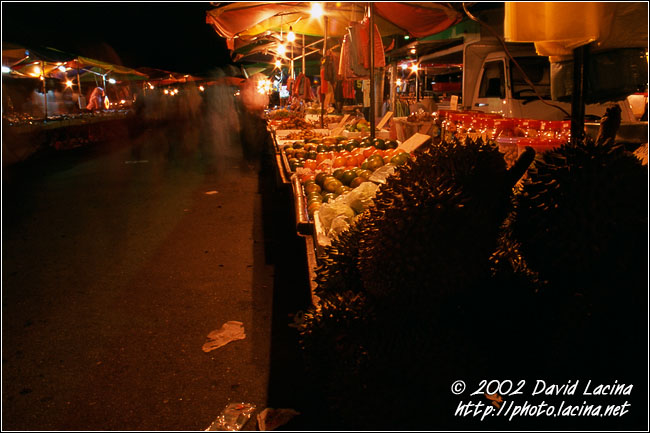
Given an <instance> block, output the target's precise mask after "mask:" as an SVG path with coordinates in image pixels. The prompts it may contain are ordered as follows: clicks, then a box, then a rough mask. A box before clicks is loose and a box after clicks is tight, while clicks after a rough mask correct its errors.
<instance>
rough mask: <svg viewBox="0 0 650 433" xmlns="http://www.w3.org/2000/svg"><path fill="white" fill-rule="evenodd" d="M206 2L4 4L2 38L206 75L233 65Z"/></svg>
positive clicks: (130, 64) (96, 56) (135, 65)
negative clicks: (207, 14)
mask: <svg viewBox="0 0 650 433" xmlns="http://www.w3.org/2000/svg"><path fill="white" fill-rule="evenodd" d="M212 8H213V6H211V5H210V3H209V2H195V3H180V2H179V3H177V2H173V3H163V2H100V3H90V2H49V3H36V2H17V3H7V2H3V3H2V40H3V42H9V43H16V44H24V45H27V46H47V47H51V48H56V49H59V50H62V51H67V52H70V53H75V54H80V55H84V56H86V57H91V58H95V59H98V60H104V61H107V62H110V63H116V64H121V65H124V66H128V67H131V68H138V67H143V66H146V67H151V68H158V69H164V70H168V71H172V72H183V73H195V74H199V73H209V72H210V71H212V70H214V69H215V68H218V67H220V66H224V65H226V64H228V63H231V61H230V56H229V53H228V50H227V48H226V42H225V40H224V39H223V38H221V37H219V36H218V35H217V33H216V32H215V31H214V30H213V29H212V28H211V27H210V26H209V25H208V24H206V23H205V12H206V11H207V10H210V9H212Z"/></svg>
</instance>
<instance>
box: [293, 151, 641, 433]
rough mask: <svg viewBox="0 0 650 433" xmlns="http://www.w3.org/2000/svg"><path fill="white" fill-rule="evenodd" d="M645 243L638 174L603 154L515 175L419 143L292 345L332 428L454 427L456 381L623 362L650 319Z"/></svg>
mask: <svg viewBox="0 0 650 433" xmlns="http://www.w3.org/2000/svg"><path fill="white" fill-rule="evenodd" d="M526 172H527V174H528V176H526V178H525V179H524V180H523V181H522V182H519V181H520V179H521V178H522V176H523V175H524V173H526ZM647 234H648V221H647V166H643V165H642V164H641V163H640V161H639V160H638V159H637V158H636V157H635V156H633V155H632V154H630V153H627V152H625V151H624V150H623V149H622V148H621V147H620V146H616V145H615V144H614V143H613V142H612V141H609V142H607V143H605V144H601V145H596V144H595V143H594V142H593V141H591V140H589V139H587V140H586V141H583V142H580V143H578V144H577V145H569V144H567V145H564V146H562V147H560V148H557V149H554V150H553V151H551V152H546V153H544V154H541V155H539V154H538V155H535V152H534V151H533V149H531V148H527V149H526V151H525V152H524V153H522V155H521V156H520V157H519V159H518V161H517V163H516V164H515V165H514V166H513V167H512V168H510V169H507V168H506V163H505V161H504V158H503V155H502V154H501V153H499V151H498V149H497V147H496V146H495V145H494V144H493V143H491V142H488V143H484V142H482V141H481V140H480V139H479V140H478V141H473V140H471V139H467V140H465V141H463V142H460V141H457V140H456V141H451V142H447V141H443V142H439V141H438V142H436V143H431V144H429V145H428V146H427V147H426V148H425V149H424V150H423V151H420V152H418V153H417V155H416V157H415V158H413V159H412V160H411V161H409V162H408V163H407V164H406V165H404V166H402V167H398V169H397V171H396V173H395V175H393V176H392V177H390V178H389V179H388V181H387V182H386V184H384V185H382V186H381V187H380V189H379V190H378V192H377V196H376V199H375V205H374V206H373V207H371V208H370V209H368V210H367V211H365V212H364V213H363V214H362V215H360V218H359V219H358V220H357V221H356V222H355V223H354V224H353V225H352V226H351V227H350V229H349V230H347V231H345V232H343V233H342V234H341V235H340V236H339V237H338V238H337V239H335V240H334V241H333V242H332V245H331V246H330V247H328V248H327V249H326V255H325V257H323V258H322V259H321V261H320V263H321V265H320V267H319V268H318V269H317V272H316V274H317V277H316V282H317V293H316V294H317V296H318V297H319V298H320V300H321V302H320V304H319V305H318V306H316V307H314V308H312V309H311V310H310V311H308V312H307V313H306V314H305V320H304V321H303V323H302V324H301V326H300V328H299V333H300V343H301V345H302V348H303V349H304V355H305V361H306V365H307V368H308V369H309V371H310V373H311V377H312V378H313V388H314V390H316V391H317V392H320V393H321V397H322V398H323V401H325V402H326V404H325V405H326V406H327V408H323V410H324V411H325V412H327V411H329V412H327V413H329V414H330V415H331V416H332V418H331V419H336V420H339V421H340V425H338V426H336V425H334V426H331V427H332V428H336V427H342V428H363V429H374V428H380V429H386V428H399V429H412V428H413V429H421V428H422V427H423V424H422V423H424V422H426V421H427V420H430V417H431V412H432V410H434V411H435V414H436V415H435V416H436V417H437V418H436V419H437V422H438V424H437V426H438V427H440V426H444V425H445V422H449V426H451V427H453V426H458V419H457V418H454V417H453V414H454V410H455V406H453V407H452V405H454V404H457V401H456V400H453V399H450V398H449V397H450V394H449V387H450V386H451V383H452V382H453V381H454V380H455V379H457V378H463V379H464V380H465V381H466V382H467V383H470V382H472V380H473V379H476V380H475V381H473V382H472V383H475V384H477V383H478V382H479V379H486V378H494V377H506V376H507V377H523V376H526V375H531V376H536V375H537V376H539V377H541V376H542V375H543V374H542V373H546V374H548V373H549V370H548V369H549V368H551V369H552V368H556V369H558V370H560V369H564V370H562V372H563V373H565V374H569V373H570V372H569V371H567V369H568V368H569V367H568V364H571V362H568V360H569V359H570V360H572V361H576V360H577V362H578V363H580V364H579V368H580V369H581V371H582V372H583V373H584V371H585V370H587V371H590V372H593V373H594V374H596V373H598V372H600V370H599V367H602V366H603V365H605V364H607V363H610V364H609V365H611V356H605V354H606V353H607V350H608V348H611V347H612V346H615V347H616V350H618V351H619V352H618V353H624V354H625V355H627V356H633V355H634V354H636V351H637V349H636V348H635V347H634V343H635V342H636V341H637V339H638V338H639V337H637V335H638V333H637V334H634V333H632V332H628V333H627V334H626V335H625V337H621V338H616V335H617V333H621V332H623V331H624V330H625V329H627V327H631V326H636V325H637V324H638V325H641V324H642V323H643V322H642V319H644V318H645V317H647V311H646V312H645V314H643V311H642V310H643V307H644V306H645V305H647V290H646V287H647V280H646V277H647V259H648V257H647V249H646V246H647V244H646V242H647ZM644 299H645V302H644ZM611 320H618V322H617V323H616V324H615V325H612V323H611ZM637 322H638V323H637ZM608 326H609V328H608ZM597 340H599V341H600V344H599V345H598V348H594V347H593V346H590V345H593V344H594V343H595V342H596V341H597ZM646 343H647V340H646ZM646 347H647V346H646ZM641 349H642V348H641ZM639 350H640V349H639ZM641 351H642V350H641ZM596 356H603V358H602V359H598V361H597V362H591V361H590V360H591V358H592V357H596ZM640 359H643V358H642V357H641V358H640ZM588 361H589V362H591V363H590V364H589V365H587V366H586V365H585V363H586V362H588ZM571 365H573V364H571ZM576 368H578V367H576ZM542 370H543V371H542ZM569 370H570V369H569ZM609 371H610V372H611V370H609ZM517 374H520V375H521V376H517ZM404 405H408V407H411V408H413V410H412V413H411V415H410V416H409V417H406V418H405V417H404V416H403V415H404V414H403V413H399V412H398V413H396V412H395V411H394V408H395V407H403V406H404ZM432 408H434V409H432ZM378 413H380V414H382V416H381V417H377V414H378ZM424 425H427V424H424ZM436 428H437V427H436Z"/></svg>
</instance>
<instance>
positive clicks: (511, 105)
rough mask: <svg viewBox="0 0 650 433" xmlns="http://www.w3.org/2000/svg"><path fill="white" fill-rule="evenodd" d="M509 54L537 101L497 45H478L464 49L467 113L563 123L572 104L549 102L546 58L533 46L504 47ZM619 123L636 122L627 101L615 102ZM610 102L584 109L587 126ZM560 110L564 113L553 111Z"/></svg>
mask: <svg viewBox="0 0 650 433" xmlns="http://www.w3.org/2000/svg"><path fill="white" fill-rule="evenodd" d="M506 46H507V47H508V51H509V52H510V54H511V55H512V57H514V58H515V60H516V61H517V63H519V65H520V66H521V68H522V69H523V70H524V72H525V73H526V75H527V76H528V78H529V79H530V80H531V81H532V82H533V84H534V85H535V88H536V89H537V92H538V93H539V94H540V95H541V96H542V98H543V99H544V100H545V101H546V102H548V103H549V104H552V105H549V104H546V103H544V102H542V101H540V100H539V98H538V97H537V96H536V94H535V92H534V91H533V90H532V89H531V87H530V86H529V85H528V84H527V83H526V81H525V80H524V78H523V77H522V74H521V73H520V71H519V69H518V68H517V67H516V66H515V65H514V63H513V62H512V60H511V59H510V58H509V57H508V56H507V55H506V53H505V51H504V49H503V46H502V45H501V44H500V43H498V42H497V41H494V42H491V41H479V42H475V43H470V44H466V45H465V46H464V48H463V96H462V105H463V107H464V108H466V109H471V110H479V111H484V112H491V113H499V114H502V115H503V116H504V117H513V118H528V119H540V120H562V119H566V118H567V117H568V115H567V113H568V114H570V113H571V104H570V103H568V102H558V101H553V100H551V74H550V71H551V66H550V63H549V61H548V58H547V57H542V56H538V55H537V54H536V52H535V48H534V45H533V44H523V43H518V44H517V43H507V45H506ZM616 103H617V104H618V105H619V106H620V108H621V121H622V122H637V121H638V116H637V115H635V113H634V112H633V110H632V107H631V104H630V101H629V100H628V99H623V100H620V101H617V102H616ZM611 104H612V102H609V103H601V104H588V105H586V106H585V120H586V122H597V121H598V120H599V119H600V118H601V117H602V116H603V115H604V114H605V109H606V108H607V107H608V106H611ZM557 106H559V107H561V108H563V109H564V110H565V111H564V112H563V111H562V110H560V109H558V108H556V107H557Z"/></svg>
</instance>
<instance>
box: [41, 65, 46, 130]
mask: <svg viewBox="0 0 650 433" xmlns="http://www.w3.org/2000/svg"><path fill="white" fill-rule="evenodd" d="M41 79H42V80H43V100H44V101H45V106H44V108H45V120H47V85H46V84H45V62H41Z"/></svg>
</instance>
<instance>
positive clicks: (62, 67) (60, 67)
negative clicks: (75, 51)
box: [59, 66, 67, 72]
mask: <svg viewBox="0 0 650 433" xmlns="http://www.w3.org/2000/svg"><path fill="white" fill-rule="evenodd" d="M59 71H61V72H65V71H67V69H66V67H65V66H59Z"/></svg>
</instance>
